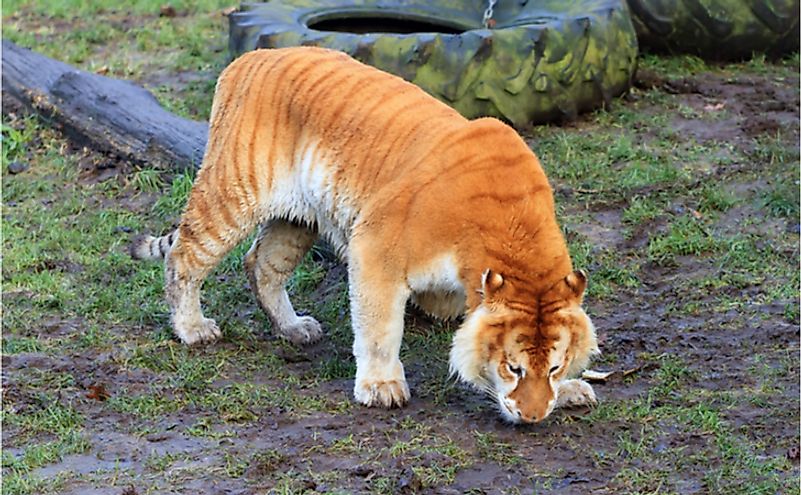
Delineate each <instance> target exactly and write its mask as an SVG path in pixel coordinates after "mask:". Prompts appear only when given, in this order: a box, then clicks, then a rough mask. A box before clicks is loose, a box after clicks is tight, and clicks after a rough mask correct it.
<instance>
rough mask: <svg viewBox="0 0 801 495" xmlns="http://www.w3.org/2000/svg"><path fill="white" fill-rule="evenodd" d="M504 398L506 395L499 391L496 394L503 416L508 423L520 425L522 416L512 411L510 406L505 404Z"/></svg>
mask: <svg viewBox="0 0 801 495" xmlns="http://www.w3.org/2000/svg"><path fill="white" fill-rule="evenodd" d="M503 399H504V397H503V394H502V393H500V392H499V393H497V394H495V401H496V402H497V403H498V410H499V411H500V412H501V417H502V418H503V420H504V421H506V422H507V423H510V424H513V425H519V424H520V423H521V422H522V421H521V420H520V417H518V416H517V414H514V413H513V412H512V411H510V410H509V408H508V407H506V406H505V405H504V403H503Z"/></svg>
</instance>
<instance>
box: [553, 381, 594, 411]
mask: <svg viewBox="0 0 801 495" xmlns="http://www.w3.org/2000/svg"><path fill="white" fill-rule="evenodd" d="M597 403H598V399H597V398H596V397H595V391H594V390H593V389H592V385H590V384H589V383H587V382H585V381H583V380H565V381H563V382H562V383H560V384H559V394H558V396H557V399H556V406H557V407H577V406H594V405H596V404H597Z"/></svg>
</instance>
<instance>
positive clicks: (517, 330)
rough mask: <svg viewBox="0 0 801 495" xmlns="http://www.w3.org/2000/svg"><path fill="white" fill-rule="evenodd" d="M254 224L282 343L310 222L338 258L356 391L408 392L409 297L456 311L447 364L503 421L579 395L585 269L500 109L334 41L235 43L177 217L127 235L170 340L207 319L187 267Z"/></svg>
mask: <svg viewBox="0 0 801 495" xmlns="http://www.w3.org/2000/svg"><path fill="white" fill-rule="evenodd" d="M257 226H258V227H259V228H260V234H259V236H258V238H257V239H256V241H255V242H254V244H253V246H252V247H251V249H250V251H249V252H248V254H247V255H246V258H245V267H246V270H247V273H248V277H249V279H250V282H251V286H252V288H253V290H254V292H255V294H256V297H257V299H258V301H259V303H260V304H261V305H262V307H263V308H264V309H265V311H266V312H267V314H268V315H269V316H270V318H271V320H272V322H273V329H274V331H275V332H276V333H277V334H278V335H280V336H283V337H284V338H287V339H289V340H291V341H293V342H296V343H305V342H311V341H314V340H316V339H318V338H320V336H321V335H322V329H321V327H320V324H319V323H318V322H317V321H316V320H314V319H313V318H311V317H309V316H303V317H300V316H298V315H296V313H295V311H294V309H293V308H292V305H291V303H290V301H289V298H288V296H287V293H286V290H285V288H284V285H285V283H286V281H287V279H288V277H289V276H290V274H291V273H292V270H293V269H294V267H295V265H296V264H297V263H298V262H299V260H300V259H301V258H302V257H303V255H304V253H305V252H306V251H307V250H308V249H309V247H310V246H311V244H312V243H313V242H314V240H315V239H316V238H317V237H318V236H322V237H324V238H325V239H327V240H328V241H329V242H330V243H331V244H332V245H333V246H334V247H335V248H336V250H337V251H338V252H339V253H340V255H341V256H342V257H343V259H344V260H346V261H347V263H348V277H349V285H350V303H351V316H352V321H353V330H354V345H353V351H354V354H355V357H356V362H357V371H356V381H355V386H354V394H355V396H356V399H357V400H358V401H359V402H361V403H363V404H366V405H383V406H386V407H391V406H398V405H402V404H404V403H405V402H406V401H407V400H408V399H409V389H408V386H407V383H406V378H405V375H404V370H403V364H402V363H401V361H400V359H399V350H400V344H401V337H402V335H403V313H404V307H405V304H406V302H407V300H409V299H410V298H412V301H413V302H415V303H416V304H418V305H420V306H421V307H423V308H424V309H426V310H428V311H430V312H432V313H435V314H436V315H439V316H443V317H453V316H457V315H461V314H465V319H464V322H463V324H462V326H461V327H460V329H459V330H457V332H456V334H455V335H454V344H453V347H452V350H451V368H452V370H453V372H455V373H457V374H458V375H459V376H460V377H461V378H462V379H463V380H465V381H467V382H469V383H472V384H474V385H476V386H477V387H478V388H480V389H482V390H485V391H487V392H489V393H491V394H492V395H493V397H494V398H495V399H497V402H498V406H499V408H500V410H501V412H502V414H503V415H504V417H505V418H507V419H509V420H510V421H514V422H518V421H539V420H541V419H543V418H544V417H545V416H547V415H548V414H549V413H550V411H551V410H552V409H553V408H554V407H555V406H558V405H571V404H583V403H591V402H594V400H595V396H594V394H593V392H592V389H591V388H590V386H589V385H588V384H586V383H584V382H581V381H580V380H568V379H567V377H568V376H569V375H571V374H575V373H577V372H579V371H580V370H581V369H582V368H583V367H584V366H586V364H587V362H588V359H589V357H590V355H591V354H592V353H594V352H597V345H596V341H595V333H594V329H593V327H592V324H591V322H590V320H589V319H588V318H587V316H586V315H585V314H584V312H583V311H582V310H581V307H580V304H581V299H582V296H583V292H584V288H585V286H586V277H585V276H584V275H583V273H581V272H574V271H573V267H572V264H571V261H570V257H569V255H568V251H567V247H566V245H565V241H564V238H563V236H562V233H561V231H560V229H559V226H558V225H557V222H556V218H555V214H554V203H553V194H552V191H551V188H550V186H549V184H548V180H547V178H546V176H545V173H544V172H543V170H542V168H541V166H540V164H539V162H538V160H537V158H536V156H535V155H534V153H532V152H531V150H530V149H529V147H528V146H527V145H526V143H525V142H524V141H523V140H522V139H521V138H520V137H519V136H518V135H517V133H515V131H514V130H513V129H511V128H510V127H508V126H506V125H505V124H503V123H501V122H499V121H497V120H495V119H489V118H486V119H478V120H474V121H468V120H466V119H465V118H463V117H462V116H460V115H459V114H458V113H457V112H456V111H454V110H453V109H451V108H449V107H447V106H446V105H444V104H442V103H440V102H438V101H437V100H435V99H434V98H432V97H431V96H429V95H427V94H426V93H424V92H423V91H422V90H420V89H419V88H417V87H416V86H414V85H412V84H410V83H407V82H405V81H403V80H402V79H400V78H398V77H395V76H393V75H390V74H386V73H384V72H381V71H379V70H377V69H375V68H372V67H369V66H366V65H363V64H361V63H359V62H357V61H355V60H353V59H351V58H349V57H348V56H347V55H345V54H342V53H339V52H335V51H330V50H325V49H319V48H286V49H278V50H257V51H254V52H250V53H248V54H245V55H243V56H242V57H240V58H239V59H238V60H236V61H234V62H233V63H232V64H231V65H230V66H229V67H228V68H226V69H225V71H224V72H223V73H222V75H221V76H220V79H219V82H218V84H217V90H216V93H215V96H214V102H213V105H212V113H211V123H210V129H209V141H208V146H207V149H206V154H205V157H204V160H203V165H202V167H201V169H200V171H199V172H198V175H197V178H196V180H195V184H194V187H193V189H192V192H191V194H190V197H189V202H188V204H187V206H186V210H185V211H184V213H183V216H182V218H181V221H180V225H179V227H178V229H177V231H176V232H175V233H172V234H170V236H171V237H162V238H154V237H141V238H139V239H138V240H137V241H136V242H135V243H134V245H133V246H132V254H133V255H134V256H135V257H138V258H159V257H165V258H166V263H165V265H166V268H165V278H166V280H165V291H166V296H167V300H168V302H169V304H170V308H171V315H172V324H173V327H174V329H175V332H176V334H177V335H178V337H179V338H180V339H181V340H183V341H184V342H186V343H187V344H192V343H195V342H207V341H212V340H214V339H216V338H218V337H219V336H220V331H219V329H218V327H217V325H216V324H215V323H214V321H213V320H210V319H207V318H205V317H204V316H203V314H202V312H201V308H200V301H199V292H200V286H201V283H202V281H203V279H204V278H205V277H206V275H207V274H208V273H209V271H210V270H211V269H212V268H213V267H214V266H215V265H216V264H217V263H218V262H219V261H220V260H221V259H222V257H223V256H224V255H225V254H227V253H228V252H229V251H230V250H231V249H232V248H233V247H234V246H236V245H237V244H238V243H239V242H241V241H242V240H243V239H244V238H245V237H246V236H247V235H248V234H249V233H250V232H251V231H252V230H253V229H254V228H255V227H257Z"/></svg>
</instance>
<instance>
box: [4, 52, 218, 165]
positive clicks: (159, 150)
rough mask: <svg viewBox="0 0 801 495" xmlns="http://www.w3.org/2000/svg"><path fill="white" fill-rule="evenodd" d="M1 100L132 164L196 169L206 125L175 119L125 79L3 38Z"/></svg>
mask: <svg viewBox="0 0 801 495" xmlns="http://www.w3.org/2000/svg"><path fill="white" fill-rule="evenodd" d="M2 75H3V77H2V80H3V81H2V82H3V99H4V100H5V99H6V98H11V99H12V100H14V101H16V102H18V103H20V104H22V105H24V106H25V107H27V108H29V109H31V110H33V111H34V112H36V113H38V114H40V115H42V116H43V117H44V118H46V119H48V120H50V121H51V122H52V123H53V124H54V125H56V126H58V127H60V129H61V130H62V131H63V132H64V133H65V134H67V135H68V136H70V137H71V138H72V139H75V140H77V141H78V142H79V143H82V144H86V145H87V146H90V147H92V148H95V149H99V150H101V151H106V152H111V153H114V154H116V155H118V156H119V157H120V158H123V159H125V160H129V161H132V162H135V163H138V164H149V165H152V166H157V167H162V168H170V167H172V168H179V169H183V168H189V167H198V166H199V165H200V162H201V160H202V158H203V151H204V149H205V147H206V139H207V137H208V125H207V124H206V123H205V122H197V121H194V120H188V119H184V118H181V117H178V116H176V115H174V114H172V113H170V112H168V111H166V110H164V109H163V108H162V107H161V105H159V103H158V101H157V100H156V98H155V97H154V96H153V95H152V94H151V93H150V92H149V91H147V90H145V89H143V88H141V87H139V86H137V85H135V84H133V83H131V82H128V81H122V80H119V79H113V78H110V77H105V76H101V75H98V74H92V73H89V72H85V71H82V70H78V69H76V68H75V67H72V66H70V65H68V64H65V63H63V62H59V61H57V60H53V59H51V58H48V57H45V56H44V55H40V54H38V53H36V52H33V51H31V50H28V49H27V48H22V47H19V46H17V45H16V44H14V43H12V42H11V41H8V40H3V61H2Z"/></svg>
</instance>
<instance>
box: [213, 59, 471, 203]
mask: <svg viewBox="0 0 801 495" xmlns="http://www.w3.org/2000/svg"><path fill="white" fill-rule="evenodd" d="M468 123H469V122H468V121H467V120H466V119H464V118H463V117H462V116H461V115H459V113H458V112H456V111H455V110H453V109H451V108H450V107H448V106H446V105H444V104H442V103H441V102H439V101H437V100H436V99H434V98H433V97H431V96H429V95H427V94H426V93H425V92H423V91H422V90H421V89H419V88H418V87H416V86H414V85H412V84H410V83H408V82H406V81H403V80H402V79H400V78H399V77H396V76H393V75H390V74H387V73H384V72H381V71H379V70H377V69H375V68H372V67H369V66H366V65H364V64H362V63H360V62H357V61H355V60H353V59H352V58H350V57H348V56H347V55H345V54H343V53H340V52H335V51H331V50H326V49H320V48H309V47H303V48H285V49H277V50H256V51H254V52H251V53H249V54H246V55H244V56H242V57H240V58H239V59H237V60H236V61H235V62H234V63H232V64H231V65H230V66H229V67H228V68H227V69H226V70H225V72H224V73H223V74H222V76H221V78H220V81H219V83H218V91H217V95H216V97H215V102H214V106H213V110H212V122H211V131H210V144H209V148H210V149H211V150H225V152H235V153H237V154H238V155H239V156H238V157H237V162H238V163H240V164H243V163H248V162H253V163H254V166H255V167H256V168H257V169H259V170H260V171H261V172H262V173H263V174H264V176H263V177H262V182H261V183H260V184H259V185H261V186H262V187H263V186H264V185H265V184H270V183H271V182H272V181H273V180H276V177H274V176H270V174H269V171H267V170H264V169H265V168H266V165H269V164H273V166H276V167H281V166H284V167H291V166H302V167H304V170H302V171H301V173H302V174H305V175H306V176H308V178H310V179H312V180H311V184H315V186H317V185H319V184H316V183H315V181H314V179H315V178H319V175H320V174H319V170H316V169H318V168H320V167H324V168H325V169H326V170H327V175H331V176H333V179H334V180H336V184H334V185H333V187H335V188H338V189H347V190H348V191H349V192H350V193H351V194H360V193H366V192H368V191H374V188H375V186H376V185H380V184H382V183H386V182H389V181H390V180H391V179H392V177H393V176H395V175H397V174H400V173H405V172H408V168H409V167H410V166H413V162H414V158H415V157H418V158H422V157H423V156H425V153H426V152H427V151H429V150H430V147H431V143H432V141H434V140H435V137H436V136H437V135H442V136H447V135H448V134H450V133H453V132H455V131H458V130H459V129H461V128H463V127H464V126H466V125H468ZM226 143H233V144H236V146H235V148H233V149H232V147H231V146H230V145H226ZM275 173H276V174H278V171H276V172H275ZM304 183H307V182H304ZM303 185H304V184H301V186H303Z"/></svg>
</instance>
